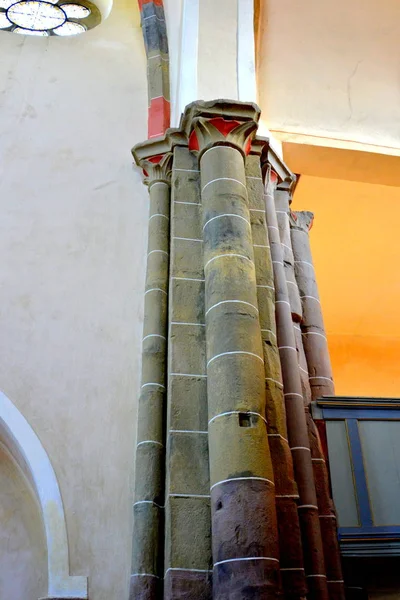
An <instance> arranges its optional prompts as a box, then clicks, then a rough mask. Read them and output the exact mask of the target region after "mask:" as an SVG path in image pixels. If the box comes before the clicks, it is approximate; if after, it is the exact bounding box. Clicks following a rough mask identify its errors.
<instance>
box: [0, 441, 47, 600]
mask: <svg viewBox="0 0 400 600" xmlns="http://www.w3.org/2000/svg"><path fill="white" fill-rule="evenodd" d="M0 523H1V527H0V565H1V571H0V598H4V599H6V598H7V599H10V600H27V599H30V598H33V599H36V598H39V597H41V596H44V595H46V591H47V585H46V583H47V558H46V542H45V538H44V533H43V524H42V521H41V517H40V509H39V506H38V505H37V501H36V497H35V495H34V493H33V491H32V490H31V488H30V485H29V483H28V482H27V480H26V479H25V477H24V475H23V473H22V471H21V469H19V468H18V465H17V464H16V463H15V462H14V459H13V458H12V456H11V455H10V453H9V452H8V451H7V449H6V448H5V447H4V446H2V445H1V444H0Z"/></svg>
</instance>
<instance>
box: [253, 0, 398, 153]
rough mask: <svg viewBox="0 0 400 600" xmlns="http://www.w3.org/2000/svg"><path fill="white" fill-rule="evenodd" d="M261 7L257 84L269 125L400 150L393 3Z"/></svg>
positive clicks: (283, 1)
mask: <svg viewBox="0 0 400 600" xmlns="http://www.w3.org/2000/svg"><path fill="white" fill-rule="evenodd" d="M262 6H263V9H264V11H263V21H262V39H261V40H260V42H261V44H260V46H261V56H260V57H259V63H258V65H259V67H258V81H259V97H260V105H261V108H262V110H263V118H264V119H265V120H266V124H267V126H268V127H269V128H270V129H271V130H272V131H276V132H283V134H287V133H295V134H305V135H308V136H310V135H311V136H315V137H317V138H318V137H320V138H321V137H322V138H333V139H338V140H341V141H349V142H359V143H362V144H370V145H375V146H382V147H387V148H392V149H399V148H400V80H399V64H400V44H399V38H400V3H399V2H398V0H369V1H368V2H365V0H352V1H351V2H349V1H348V0H337V1H336V2H320V1H319V0H305V1H304V2H301V3H299V2H297V1H296V0H267V1H265V2H263V4H262ZM277 135H279V133H277ZM283 139H287V136H286V137H285V136H284V137H283ZM295 141H296V140H295ZM299 141H300V140H299ZM302 141H303V143H304V141H305V140H304V139H303V140H302ZM369 150H371V149H370V148H369ZM374 151H375V152H378V151H379V150H378V149H375V150H374ZM385 151H386V152H387V149H386V150H385Z"/></svg>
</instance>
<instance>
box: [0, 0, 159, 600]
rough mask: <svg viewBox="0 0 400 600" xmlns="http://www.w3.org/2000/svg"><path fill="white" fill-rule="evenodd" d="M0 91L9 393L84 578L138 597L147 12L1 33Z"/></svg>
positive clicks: (1, 383)
mask: <svg viewBox="0 0 400 600" xmlns="http://www.w3.org/2000/svg"><path fill="white" fill-rule="evenodd" d="M0 82H1V92H2V93H1V94H0V256H1V260H0V285H1V303H0V355H1V357H2V359H1V361H0V389H2V391H4V393H5V394H7V396H8V397H9V398H10V399H11V400H12V401H13V402H14V403H15V404H16V406H17V407H18V408H19V409H20V411H21V412H22V413H23V415H24V416H25V417H26V418H27V419H28V421H29V423H30V424H31V426H32V427H33V428H34V430H35V432H36V433H37V435H38V436H39V438H40V439H41V441H42V443H43V445H44V447H45V449H46V450H47V452H48V454H49V457H50V459H51V461H52V463H53V466H54V469H55V472H56V474H57V478H58V481H59V484H60V488H61V494H62V498H63V502H64V507H65V512H66V519H67V527H68V536H69V546H70V569H71V574H73V575H88V576H89V592H90V599H91V600H113V599H114V598H115V599H117V598H118V599H121V600H123V599H124V598H127V596H128V594H127V592H128V576H129V572H130V547H131V526H132V523H131V493H130V488H131V483H132V464H133V449H134V436H135V429H136V425H135V418H136V398H137V395H138V388H139V375H140V364H139V363H140V346H141V342H140V340H141V335H142V301H143V288H144V272H145V255H146V236H147V212H148V202H147V192H146V190H145V188H144V186H142V184H141V175H140V174H139V172H138V171H137V170H136V169H135V168H134V167H133V166H132V160H131V156H130V148H131V146H132V145H133V144H134V143H137V142H139V141H141V140H143V139H145V138H146V121H147V90H146V87H147V84H146V61H145V54H144V47H143V41H142V34H141V31H140V27H139V16H138V9H137V4H136V3H131V2H128V1H127V0H115V2H114V7H113V10H112V11H111V14H110V16H109V17H108V19H107V20H106V21H105V22H104V23H103V24H102V25H100V26H99V27H98V28H96V29H94V30H92V31H90V32H88V33H86V34H84V35H82V36H77V37H76V38H49V39H46V38H43V39H40V38H33V37H27V38H25V37H22V36H18V35H15V34H10V33H4V32H1V33H0ZM0 489H1V490H2V489H3V488H2V484H0ZM5 502H6V500H4V496H1V497H0V511H4V510H6V509H7V504H5ZM2 526H3V525H2ZM11 533H12V529H10V536H9V538H7V539H9V540H10V542H9V543H10V544H14V546H13V548H14V550H13V552H17V551H18V549H20V552H21V556H25V557H26V554H24V553H25V551H26V550H25V542H24V539H23V537H21V536H20V537H16V536H15V535H11ZM1 539H2V540H3V543H4V536H3V535H2V538H1ZM4 552H5V553H7V547H5V548H4V546H3V547H2V549H1V550H0V556H1V558H0V580H2V581H5V585H10V577H11V575H8V572H7V566H6V565H7V562H5V561H4V560H3V558H4ZM24 560H25V558H24ZM32 568H33V569H34V570H35V572H36V571H37V567H32ZM11 583H12V582H11ZM13 589H14V592H12V593H11V592H10V593H8V594H7V595H6V596H5V595H4V596H3V594H0V596H1V597H2V598H3V597H4V598H5V597H7V600H19V598H20V596H19V595H18V594H19V593H20V592H19V591H18V590H17V589H16V588H13ZM31 592H32V595H29V596H28V595H25V596H24V598H28V597H29V598H32V600H34V598H36V597H37V590H36V589H35V590H31Z"/></svg>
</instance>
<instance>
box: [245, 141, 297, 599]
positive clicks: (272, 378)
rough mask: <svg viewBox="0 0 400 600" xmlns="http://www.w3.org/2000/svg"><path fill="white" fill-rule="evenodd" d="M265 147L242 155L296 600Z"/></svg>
mask: <svg viewBox="0 0 400 600" xmlns="http://www.w3.org/2000/svg"><path fill="white" fill-rule="evenodd" d="M260 146H261V148H260ZM264 147H265V142H264V143H260V142H258V141H257V142H255V143H253V146H252V153H251V154H250V156H248V157H247V159H246V180H247V193H248V198H249V210H250V220H251V230H252V237H253V249H254V261H255V265H256V279H257V299H258V310H259V319H260V326H261V336H262V341H263V351H264V371H265V388H266V393H267V398H266V417H267V421H268V427H267V428H268V441H269V447H270V449H271V459H272V464H273V470H274V479H275V492H276V493H275V499H276V513H277V519H278V531H279V550H280V573H281V578H282V587H283V592H284V594H285V598H287V599H289V598H291V599H293V600H294V599H295V598H303V597H305V595H306V593H307V586H306V581H305V573H304V563H303V548H302V542H301V534H300V524H299V516H298V511H297V503H298V499H299V494H298V491H297V485H296V482H295V479H294V472H293V461H292V456H291V452H290V448H289V442H288V434H287V427H286V411H285V403H284V397H283V385H282V372H281V363H280V358H279V350H278V344H277V338H276V324H275V287H274V273H273V269H272V261H271V252H270V246H269V236H268V230H267V225H266V220H265V203H264V186H263V182H262V176H261V164H260V151H262V150H264ZM257 150H258V152H257ZM253 152H254V154H253Z"/></svg>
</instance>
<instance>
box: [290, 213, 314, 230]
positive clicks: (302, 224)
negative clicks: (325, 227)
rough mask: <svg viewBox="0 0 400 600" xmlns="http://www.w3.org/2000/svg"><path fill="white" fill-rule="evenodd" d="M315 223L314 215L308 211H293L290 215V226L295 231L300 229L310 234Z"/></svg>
mask: <svg viewBox="0 0 400 600" xmlns="http://www.w3.org/2000/svg"><path fill="white" fill-rule="evenodd" d="M313 223H314V213H312V212H310V211H308V210H301V211H292V212H291V213H290V225H291V227H293V228H294V229H300V230H301V231H304V232H305V233H308V232H309V231H310V229H311V227H312V226H313Z"/></svg>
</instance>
